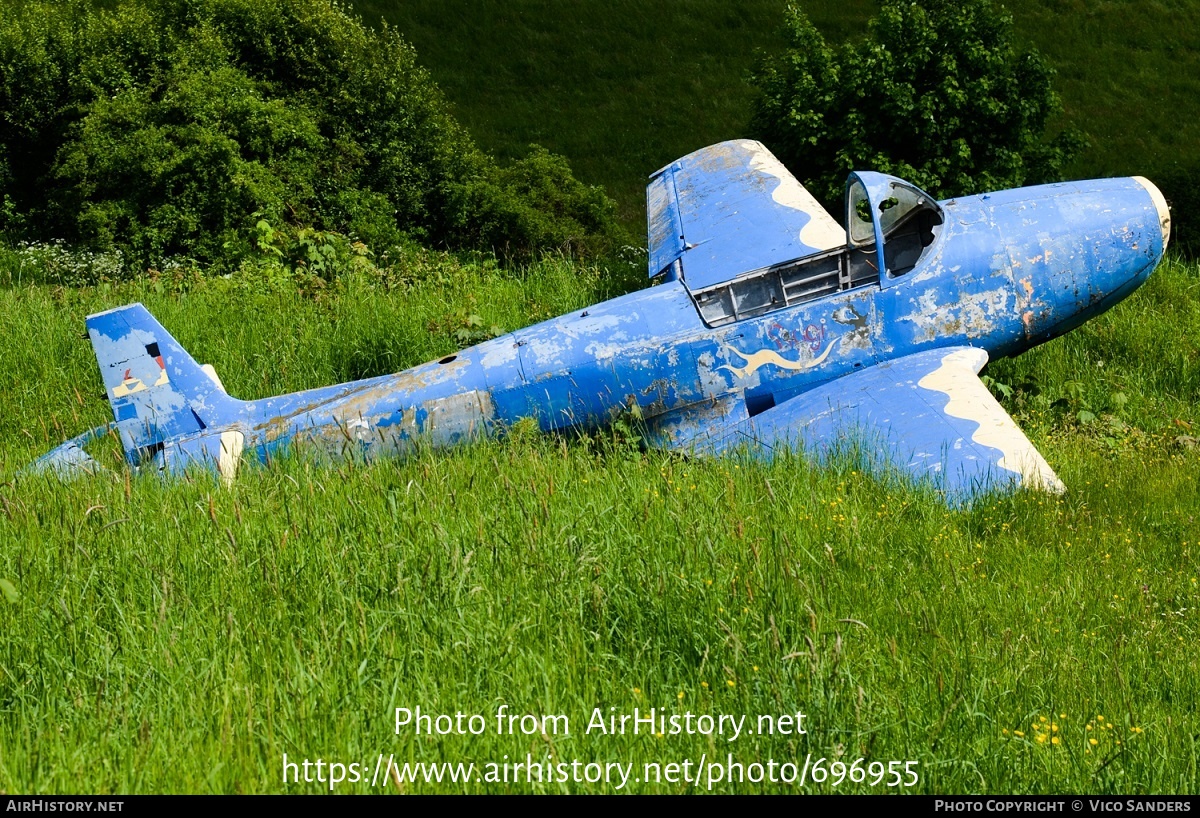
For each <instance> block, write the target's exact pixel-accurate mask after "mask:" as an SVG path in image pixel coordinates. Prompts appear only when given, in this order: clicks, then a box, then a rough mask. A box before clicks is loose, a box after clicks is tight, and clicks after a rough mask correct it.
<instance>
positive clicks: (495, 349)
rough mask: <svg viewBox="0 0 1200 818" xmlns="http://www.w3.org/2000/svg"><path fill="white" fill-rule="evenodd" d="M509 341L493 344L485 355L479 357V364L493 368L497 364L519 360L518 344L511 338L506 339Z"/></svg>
mask: <svg viewBox="0 0 1200 818" xmlns="http://www.w3.org/2000/svg"><path fill="white" fill-rule="evenodd" d="M505 340H506V341H507V343H499V344H493V345H492V346H491V347H490V348H489V349H488V351H487V352H485V353H484V355H483V357H482V358H480V359H479V365H480V366H482V367H483V368H484V369H491V368H493V367H497V366H504V365H505V364H511V363H512V362H513V361H515V360H517V344H516V342H515V341H513V340H512V339H511V338H506V339H505Z"/></svg>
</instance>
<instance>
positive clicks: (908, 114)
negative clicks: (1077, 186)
mask: <svg viewBox="0 0 1200 818" xmlns="http://www.w3.org/2000/svg"><path fill="white" fill-rule="evenodd" d="M785 34H786V38H787V41H788V48H787V50H786V51H785V53H784V54H782V55H778V56H774V57H764V58H763V59H762V60H761V61H760V63H759V65H758V67H757V68H756V69H755V71H754V72H753V75H752V78H751V81H752V82H753V84H754V85H755V86H756V87H757V89H758V91H759V96H758V98H757V100H756V103H755V109H754V116H753V121H752V128H753V130H754V131H755V132H756V135H757V136H758V137H759V138H760V139H762V140H763V141H764V142H765V143H766V144H767V145H768V146H769V147H770V148H771V149H772V150H773V151H775V153H776V154H777V155H778V156H779V158H780V159H781V160H782V161H783V162H784V163H785V164H786V165H788V166H789V167H790V168H791V169H792V171H793V172H795V173H796V175H797V177H798V178H800V179H801V180H803V181H804V182H805V184H806V185H808V186H809V187H810V190H811V191H812V192H813V194H814V195H816V196H817V197H818V198H822V199H824V200H825V201H827V202H829V203H834V202H839V201H840V200H841V195H842V186H843V185H844V183H845V177H846V174H847V173H848V172H849V171H852V170H878V171H882V172H885V173H892V174H895V175H897V176H900V177H903V178H905V179H908V180H909V181H911V182H913V183H914V184H916V185H919V186H921V187H923V188H925V189H926V190H928V191H929V192H931V193H933V194H935V195H942V196H953V195H960V194H966V193H976V192H981V191H984V190H995V189H999V188H1006V187H1017V186H1020V185H1024V184H1033V183H1038V182H1042V181H1049V180H1052V179H1055V178H1057V177H1058V176H1059V173H1060V169H1061V168H1062V167H1063V165H1064V163H1065V162H1066V161H1068V160H1069V159H1070V157H1071V156H1072V155H1073V154H1074V153H1075V152H1077V151H1078V150H1079V149H1080V148H1081V147H1082V146H1083V144H1084V143H1083V139H1082V137H1081V136H1080V135H1079V134H1078V133H1077V132H1075V131H1074V130H1070V129H1068V130H1066V131H1063V132H1062V133H1059V134H1058V135H1056V136H1055V137H1053V138H1050V139H1047V138H1046V136H1045V133H1046V127H1047V123H1048V121H1049V119H1050V117H1051V116H1052V115H1053V114H1054V113H1055V112H1056V111H1058V110H1059V102H1058V98H1057V97H1056V95H1055V94H1054V92H1053V90H1052V89H1051V84H1050V79H1051V76H1052V73H1053V72H1052V71H1051V69H1050V68H1049V67H1048V66H1047V65H1046V63H1045V62H1044V61H1043V60H1042V58H1041V57H1040V56H1039V55H1038V54H1037V53H1036V52H1035V51H1032V50H1029V51H1019V50H1018V49H1017V48H1016V46H1015V45H1014V43H1013V41H1012V19H1011V17H1009V15H1008V14H1007V13H1006V12H1004V11H1002V10H1001V9H1000V8H998V7H995V6H993V5H992V4H991V2H990V0H918V1H917V2H913V1H912V0H883V3H882V6H881V8H880V11H879V15H878V17H876V18H874V19H873V20H871V22H870V23H869V24H868V29H867V33H866V36H865V37H864V38H862V39H861V40H858V41H852V42H849V43H846V44H845V45H843V46H841V47H840V48H834V47H831V46H830V45H828V44H827V43H826V42H825V40H824V38H823V37H822V36H821V34H820V32H818V31H817V29H816V27H815V26H814V25H813V24H812V22H811V21H809V19H808V18H807V17H806V16H805V15H804V13H803V12H802V11H800V9H799V8H797V7H795V6H789V7H788V9H787V12H786V21H785Z"/></svg>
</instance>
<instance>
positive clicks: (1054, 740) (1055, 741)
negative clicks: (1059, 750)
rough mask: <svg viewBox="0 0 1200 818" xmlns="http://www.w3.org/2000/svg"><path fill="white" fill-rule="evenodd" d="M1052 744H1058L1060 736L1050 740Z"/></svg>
mask: <svg viewBox="0 0 1200 818" xmlns="http://www.w3.org/2000/svg"><path fill="white" fill-rule="evenodd" d="M1050 743H1051V744H1058V736H1055V737H1054V738H1052V739H1050Z"/></svg>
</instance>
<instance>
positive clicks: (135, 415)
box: [87, 304, 242, 465]
mask: <svg viewBox="0 0 1200 818" xmlns="http://www.w3.org/2000/svg"><path fill="white" fill-rule="evenodd" d="M87 330H88V336H89V337H90V338H91V341H92V348H93V349H94V350H95V352H96V361H97V363H99V364H100V375H101V377H102V378H103V379H104V389H105V392H106V393H107V394H108V401H109V403H110V404H111V405H112V410H113V416H114V417H115V418H116V422H117V423H116V425H117V430H118V431H119V433H120V435H121V443H122V445H123V446H124V448H125V457H126V459H127V460H128V461H129V462H130V463H131V464H133V465H139V464H140V463H142V462H143V461H144V460H146V459H147V458H148V457H150V458H152V457H154V456H155V455H156V454H158V453H159V452H160V451H162V449H163V447H164V446H165V445H167V444H169V443H170V442H171V441H173V440H175V439H178V438H183V437H188V436H191V435H194V434H197V433H200V432H204V431H205V430H206V429H210V428H214V427H227V426H229V425H230V424H233V423H235V422H236V421H237V420H238V418H239V414H240V411H241V407H242V401H238V400H235V399H233V398H231V397H229V396H228V395H226V394H225V392H224V390H223V389H222V388H221V386H220V381H219V380H217V379H216V378H215V377H212V376H210V375H209V373H208V372H207V371H206V370H205V369H204V367H201V366H200V364H198V363H196V361H195V360H193V359H192V356H190V355H189V354H188V353H187V351H185V350H184V348H183V347H181V346H180V345H179V342H178V341H176V340H175V339H174V338H173V337H172V336H171V334H170V333H169V332H167V331H166V330H165V329H163V327H162V325H161V324H159V323H158V321H156V320H154V317H153V316H152V315H150V313H149V312H147V310H146V308H145V307H143V306H142V305H141V304H130V305H128V306H125V307H118V308H116V309H113V310H108V311H107V312H101V313H96V314H95V315H90V316H88V319H87ZM214 374H215V373H214Z"/></svg>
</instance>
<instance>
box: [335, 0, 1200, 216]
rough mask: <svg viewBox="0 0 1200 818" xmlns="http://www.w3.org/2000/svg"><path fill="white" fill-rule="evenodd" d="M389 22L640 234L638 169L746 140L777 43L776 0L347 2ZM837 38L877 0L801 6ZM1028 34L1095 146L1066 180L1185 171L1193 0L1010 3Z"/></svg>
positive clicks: (1194, 74)
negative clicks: (598, 188)
mask: <svg viewBox="0 0 1200 818" xmlns="http://www.w3.org/2000/svg"><path fill="white" fill-rule="evenodd" d="M354 5H355V7H356V8H357V9H358V10H359V11H360V12H361V13H362V14H363V16H364V18H365V19H366V20H367V21H368V22H372V23H375V22H377V21H379V20H381V19H387V20H388V21H390V22H391V23H392V24H394V25H396V26H397V27H398V28H399V29H400V30H401V31H402V32H403V33H404V35H405V36H406V37H407V38H408V39H409V40H410V41H411V42H413V43H414V45H415V46H416V48H417V52H418V56H419V59H420V60H421V62H422V64H424V65H425V66H427V67H428V68H429V69H430V70H431V72H432V74H433V76H434V78H435V79H436V80H437V81H438V83H439V84H440V85H441V86H442V88H443V89H444V90H445V91H446V93H447V96H449V98H450V99H451V100H453V101H454V103H455V104H456V105H457V112H458V115H459V116H460V118H461V119H462V120H463V121H464V122H465V123H466V124H467V125H468V127H469V128H470V130H471V132H472V133H473V134H474V135H475V137H476V139H477V140H478V141H479V142H480V143H481V144H482V145H484V146H485V147H486V148H488V149H490V150H493V151H495V152H497V153H498V154H499V155H501V156H505V157H513V156H519V155H522V154H523V153H524V151H525V150H526V148H527V146H528V144H529V143H530V142H537V143H540V144H543V145H545V146H546V147H548V148H550V149H552V150H554V151H557V152H559V153H562V154H564V155H566V156H567V157H568V158H569V159H570V160H571V162H572V165H573V167H574V168H575V169H576V171H577V173H578V174H579V176H580V178H582V179H584V180H585V181H587V182H590V183H593V184H603V185H605V186H606V187H607V188H608V190H609V191H610V193H611V194H612V195H613V196H614V197H615V198H616V199H617V201H618V202H619V204H620V207H621V213H622V216H623V218H624V220H625V221H626V223H627V224H629V225H630V226H631V227H633V228H643V222H642V219H643V217H644V216H643V214H644V195H645V192H644V188H645V179H646V176H647V175H648V174H649V173H651V172H653V171H654V170H655V169H657V168H659V167H661V166H663V165H665V164H667V163H668V162H670V161H672V160H673V159H675V158H677V157H679V156H682V155H683V154H685V153H688V152H690V151H692V150H695V149H696V148H699V147H703V146H704V145H708V144H711V143H713V142H717V141H720V140H722V139H729V138H733V137H741V136H745V135H746V123H747V121H748V118H749V112H750V100H751V97H752V89H751V88H750V86H749V85H748V84H746V83H745V81H744V77H745V75H746V73H747V71H748V70H749V69H750V67H751V66H752V65H753V63H754V60H755V49H758V48H765V49H777V48H779V47H780V46H781V39H780V36H779V32H778V27H779V24H780V21H781V19H782V9H783V6H784V3H783V2H782V0H748V1H747V2H741V3H737V4H730V3H720V2H714V1H713V0H698V1H692V2H679V1H678V0H675V1H674V2H667V3H659V4H654V5H648V4H645V3H637V2H631V0H619V2H600V1H599V0H575V2H571V3H560V2H552V0H505V1H504V2H497V0H405V2H403V3H400V2H395V0H355V3H354ZM800 5H801V7H802V8H803V9H804V10H805V11H806V12H807V13H808V14H809V16H810V17H811V18H812V19H813V20H814V22H816V23H817V25H818V26H819V27H820V28H821V29H822V31H823V32H825V35H826V38H827V39H828V40H829V41H830V42H835V43H838V42H843V41H845V40H846V39H847V38H848V37H854V36H857V35H858V34H859V33H860V32H861V31H862V30H863V27H864V25H865V22H866V20H867V19H868V18H870V17H871V16H872V15H873V14H874V12H875V8H876V5H875V3H874V2H872V0H803V2H801V4H800ZM1004 5H1006V6H1007V7H1008V8H1009V9H1010V10H1011V11H1012V13H1013V16H1014V18H1015V25H1016V30H1017V33H1018V36H1019V38H1020V39H1021V41H1022V42H1025V43H1028V44H1031V45H1033V46H1035V47H1036V48H1038V49H1039V50H1040V51H1041V52H1042V53H1043V54H1044V55H1045V56H1046V57H1047V59H1048V60H1049V62H1050V64H1051V65H1053V66H1055V67H1056V68H1057V69H1058V71H1059V76H1058V79H1057V81H1056V88H1057V89H1058V91H1059V92H1060V94H1061V96H1062V98H1063V102H1064V106H1065V109H1066V112H1065V113H1066V118H1067V119H1069V120H1071V121H1072V122H1073V123H1074V124H1075V125H1077V126H1078V127H1080V128H1081V129H1083V130H1084V131H1085V132H1087V133H1088V135H1089V136H1090V138H1091V142H1092V147H1091V148H1090V150H1088V151H1087V152H1086V153H1085V154H1083V155H1081V156H1080V157H1079V159H1078V160H1077V161H1076V162H1075V164H1074V165H1072V166H1071V167H1070V168H1069V174H1070V175H1071V176H1073V177H1074V178H1089V177H1095V176H1121V175H1130V174H1141V175H1145V176H1150V177H1151V178H1153V177H1154V176H1155V175H1157V174H1160V173H1165V172H1167V171H1168V170H1170V169H1171V168H1173V167H1174V166H1176V165H1181V166H1183V167H1190V166H1194V163H1195V161H1196V159H1195V156H1196V145H1197V144H1200V85H1198V83H1200V5H1197V4H1196V3H1193V2H1190V0H1110V1H1109V2H1103V3H1094V2H1085V0H1054V2H1034V0H1008V2H1006V3H1004Z"/></svg>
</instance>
